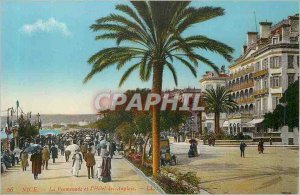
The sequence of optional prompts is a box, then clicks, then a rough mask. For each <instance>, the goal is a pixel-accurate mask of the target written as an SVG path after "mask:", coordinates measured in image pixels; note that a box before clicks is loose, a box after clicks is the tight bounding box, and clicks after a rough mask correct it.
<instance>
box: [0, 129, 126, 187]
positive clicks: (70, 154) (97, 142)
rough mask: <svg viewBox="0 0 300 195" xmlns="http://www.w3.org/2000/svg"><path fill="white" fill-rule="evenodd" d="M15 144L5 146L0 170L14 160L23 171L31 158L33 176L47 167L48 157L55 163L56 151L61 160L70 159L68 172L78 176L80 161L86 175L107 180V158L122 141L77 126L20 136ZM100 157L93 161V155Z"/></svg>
mask: <svg viewBox="0 0 300 195" xmlns="http://www.w3.org/2000/svg"><path fill="white" fill-rule="evenodd" d="M19 146H20V148H21V149H19V147H13V148H12V147H10V148H9V149H6V150H5V151H4V152H3V153H2V154H3V155H2V157H1V164H3V170H2V165H1V172H2V171H5V169H7V168H8V169H9V168H11V167H13V166H15V165H16V164H20V165H21V168H22V170H23V171H26V169H27V167H28V166H29V161H30V162H31V168H32V174H33V176H34V179H35V180H36V179H38V175H39V174H41V173H42V170H48V169H49V166H50V165H49V162H48V161H49V160H50V159H52V163H53V164H54V163H56V159H57V158H58V155H61V156H65V161H66V163H67V162H70V161H71V163H70V169H72V175H73V176H75V177H78V176H79V174H80V171H81V170H82V166H83V163H84V162H85V166H86V167H87V172H88V178H89V179H90V178H97V179H99V180H101V181H103V182H108V181H111V171H110V170H111V159H112V158H113V156H114V154H115V151H116V150H118V151H120V150H122V148H123V144H122V142H119V141H118V140H116V141H115V140H114V139H109V137H108V135H106V134H104V133H103V132H101V131H97V130H90V129H89V130H88V129H85V130H80V131H72V132H67V133H62V134H59V135H48V136H41V135H38V136H36V137H31V138H26V139H22V140H20V142H19ZM96 155H98V156H100V157H101V158H97V159H100V160H98V162H96V158H95V156H96Z"/></svg>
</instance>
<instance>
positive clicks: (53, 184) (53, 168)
mask: <svg viewBox="0 0 300 195" xmlns="http://www.w3.org/2000/svg"><path fill="white" fill-rule="evenodd" d="M98 160H100V157H98V156H96V161H98ZM30 165H31V163H30ZM48 168H49V170H44V171H43V170H42V174H41V175H39V179H38V180H34V179H33V174H32V173H31V167H29V168H28V170H27V171H26V172H23V171H22V170H21V168H20V167H19V166H17V167H15V168H13V169H10V170H8V172H6V173H5V174H1V186H2V189H1V192H2V193H5V194H6V193H7V194H19V193H23V194H25V193H26V194H28V193H33V194H41V193H48V194H55V193H66V194H75V193H76V194H86V193H90V194H109V193H113V194H121V193H122V194H124V193H125V194H157V193H158V192H157V191H156V190H155V189H154V187H153V186H152V185H151V184H150V183H148V181H147V180H146V179H145V178H144V177H143V176H141V175H139V174H137V173H136V172H135V171H134V169H133V168H132V167H131V166H130V165H129V164H128V163H127V162H126V161H125V160H124V159H122V158H121V157H120V156H116V158H114V159H112V180H113V181H112V182H108V183H103V182H99V181H98V180H97V179H88V177H87V170H86V166H85V162H84V164H83V166H82V167H81V171H80V174H79V177H73V176H72V174H71V162H65V161H64V157H63V156H59V158H58V159H57V162H56V163H55V164H53V163H52V159H50V160H49V167H48Z"/></svg>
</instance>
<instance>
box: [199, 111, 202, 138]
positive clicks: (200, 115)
mask: <svg viewBox="0 0 300 195" xmlns="http://www.w3.org/2000/svg"><path fill="white" fill-rule="evenodd" d="M199 134H200V137H201V136H202V111H200V112H199Z"/></svg>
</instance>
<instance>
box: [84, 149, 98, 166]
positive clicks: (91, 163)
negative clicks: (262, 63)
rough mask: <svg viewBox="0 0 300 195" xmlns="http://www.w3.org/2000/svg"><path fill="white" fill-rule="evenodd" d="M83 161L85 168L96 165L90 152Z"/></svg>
mask: <svg viewBox="0 0 300 195" xmlns="http://www.w3.org/2000/svg"><path fill="white" fill-rule="evenodd" d="M84 160H85V162H86V166H87V167H92V166H94V165H95V164H96V162H95V157H94V154H92V153H91V152H88V153H86V154H85V156H84Z"/></svg>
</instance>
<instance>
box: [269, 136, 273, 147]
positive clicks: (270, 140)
mask: <svg viewBox="0 0 300 195" xmlns="http://www.w3.org/2000/svg"><path fill="white" fill-rule="evenodd" d="M269 142H270V145H272V144H273V143H272V137H270V139H269Z"/></svg>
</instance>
